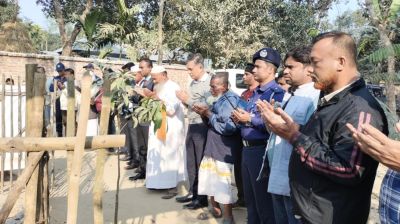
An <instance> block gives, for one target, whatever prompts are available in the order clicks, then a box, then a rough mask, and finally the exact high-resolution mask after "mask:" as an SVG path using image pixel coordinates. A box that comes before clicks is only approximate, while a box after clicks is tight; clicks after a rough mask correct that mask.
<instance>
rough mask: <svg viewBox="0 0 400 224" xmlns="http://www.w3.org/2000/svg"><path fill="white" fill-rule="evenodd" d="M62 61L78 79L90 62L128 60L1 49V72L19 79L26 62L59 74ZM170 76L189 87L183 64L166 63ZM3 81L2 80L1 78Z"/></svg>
mask: <svg viewBox="0 0 400 224" xmlns="http://www.w3.org/2000/svg"><path fill="white" fill-rule="evenodd" d="M58 62H62V63H63V64H64V65H65V66H66V67H67V68H72V69H74V70H75V75H76V78H77V79H80V77H81V75H82V74H83V72H84V68H83V66H84V65H86V64H88V63H96V62H98V63H101V64H105V65H107V66H109V67H111V68H112V69H114V70H118V69H120V68H121V66H122V65H124V64H125V63H126V61H110V60H96V59H91V58H81V57H65V56H51V55H41V54H25V53H14V52H6V51H0V74H5V75H6V77H10V76H11V77H13V79H14V80H15V81H17V79H18V78H17V77H18V76H19V77H21V79H22V81H23V82H24V80H25V64H38V65H39V66H42V67H44V68H45V70H46V75H48V76H54V75H57V73H56V71H55V65H56V64H57V63H58ZM165 68H166V69H167V72H168V76H169V77H170V79H171V80H173V81H175V82H177V83H178V84H179V85H180V86H181V87H182V88H183V89H186V88H187V87H188V84H189V81H190V77H189V75H188V74H187V71H186V67H185V66H183V65H165ZM0 82H1V80H0Z"/></svg>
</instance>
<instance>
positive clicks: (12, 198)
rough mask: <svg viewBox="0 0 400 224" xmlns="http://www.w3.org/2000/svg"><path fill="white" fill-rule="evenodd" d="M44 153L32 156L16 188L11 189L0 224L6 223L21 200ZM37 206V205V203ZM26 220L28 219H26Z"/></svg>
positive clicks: (2, 211) (1, 212)
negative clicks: (19, 199) (23, 191)
mask: <svg viewBox="0 0 400 224" xmlns="http://www.w3.org/2000/svg"><path fill="white" fill-rule="evenodd" d="M43 154H44V151H42V152H38V153H37V154H35V155H31V156H30V158H29V160H28V163H27V165H26V167H25V169H24V170H23V171H22V173H21V175H20V176H19V177H18V179H17V181H16V182H15V184H14V186H13V187H12V188H11V190H10V192H9V193H8V195H7V199H6V201H5V203H4V204H3V207H2V208H1V211H0V223H1V224H3V223H5V222H6V219H7V217H8V215H9V214H10V212H11V210H12V208H13V207H14V205H15V202H16V201H17V199H18V198H19V195H20V194H21V192H22V190H24V188H25V185H26V184H27V183H28V181H29V178H30V177H31V176H32V173H33V172H34V170H35V169H36V167H37V165H38V163H39V161H40V159H41V158H42V156H43ZM35 205H36V203H35ZM25 219H26V218H25Z"/></svg>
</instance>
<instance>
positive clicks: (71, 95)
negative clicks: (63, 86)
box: [66, 77, 76, 185]
mask: <svg viewBox="0 0 400 224" xmlns="http://www.w3.org/2000/svg"><path fill="white" fill-rule="evenodd" d="M67 92H68V106H67V128H66V129H67V130H66V136H67V137H74V136H75V134H76V133H75V132H76V127H75V122H76V114H75V84H74V78H73V77H68V79H67ZM73 157H74V152H73V151H67V175H68V185H69V176H70V175H71V168H72V160H73Z"/></svg>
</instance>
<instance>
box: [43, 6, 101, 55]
mask: <svg viewBox="0 0 400 224" xmlns="http://www.w3.org/2000/svg"><path fill="white" fill-rule="evenodd" d="M36 3H37V4H40V5H42V6H43V11H44V13H45V14H46V15H47V16H49V17H52V18H55V19H56V21H57V24H58V28H59V32H60V36H61V42H62V44H63V49H62V55H66V56H70V55H71V54H72V46H73V44H74V42H75V40H76V38H77V36H78V34H79V32H80V31H81V26H80V23H77V22H76V20H77V19H76V18H77V17H78V18H79V20H80V21H84V20H85V18H86V16H87V15H88V14H89V13H90V10H91V9H92V8H93V5H94V2H93V0H87V1H86V3H83V2H82V1H78V0H72V1H66V0H37V1H36ZM77 15H79V16H77ZM68 22H72V23H74V24H75V26H74V29H73V31H72V33H71V35H68V34H67V32H66V24H67V23H68Z"/></svg>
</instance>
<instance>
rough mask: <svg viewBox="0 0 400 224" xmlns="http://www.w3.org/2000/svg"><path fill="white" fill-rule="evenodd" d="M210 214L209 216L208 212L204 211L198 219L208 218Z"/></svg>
mask: <svg viewBox="0 0 400 224" xmlns="http://www.w3.org/2000/svg"><path fill="white" fill-rule="evenodd" d="M209 218H210V216H208V213H207V212H202V213H200V214H199V215H198V216H197V219H198V220H208V219H209Z"/></svg>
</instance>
